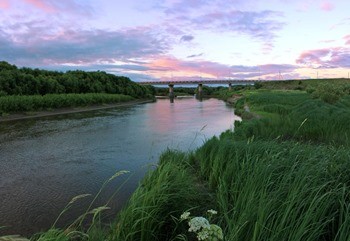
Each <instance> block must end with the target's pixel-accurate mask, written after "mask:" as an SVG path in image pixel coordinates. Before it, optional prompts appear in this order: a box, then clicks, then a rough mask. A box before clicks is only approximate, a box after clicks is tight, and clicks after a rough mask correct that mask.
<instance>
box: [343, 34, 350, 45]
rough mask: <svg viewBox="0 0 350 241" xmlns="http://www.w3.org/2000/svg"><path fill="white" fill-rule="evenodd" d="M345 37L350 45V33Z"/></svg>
mask: <svg viewBox="0 0 350 241" xmlns="http://www.w3.org/2000/svg"><path fill="white" fill-rule="evenodd" d="M344 39H345V41H346V42H345V44H347V45H350V35H347V36H345V37H344Z"/></svg>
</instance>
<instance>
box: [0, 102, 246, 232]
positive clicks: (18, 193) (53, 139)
mask: <svg viewBox="0 0 350 241" xmlns="http://www.w3.org/2000/svg"><path fill="white" fill-rule="evenodd" d="M238 119H239V118H238V117H236V116H234V114H233V109H232V108H231V107H229V106H226V104H225V103H224V102H222V101H219V100H216V99H209V100H205V101H202V102H199V101H197V100H196V99H181V100H175V103H173V104H171V103H169V100H158V101H157V102H156V103H149V104H143V105H135V106H131V107H121V108H115V109H109V110H100V111H93V112H88V113H76V114H69V115H60V116H55V117H47V118H40V119H33V120H23V121H16V122H6V123H0V227H2V226H6V228H2V229H0V235H4V234H21V235H31V234H33V233H37V232H39V231H41V230H45V229H48V228H49V227H51V225H52V224H53V222H54V221H55V220H56V218H57V216H58V215H59V213H60V212H61V211H62V210H63V209H64V207H65V206H66V204H67V203H68V202H69V201H70V200H71V199H72V197H74V196H77V195H79V194H84V193H89V194H93V195H94V194H96V193H97V192H98V190H99V189H100V187H101V185H102V184H103V182H104V181H105V180H107V179H108V178H110V177H111V176H112V175H113V174H114V173H115V172H116V171H118V170H128V171H130V173H129V174H126V175H123V176H120V177H118V178H117V179H116V180H114V181H113V182H112V183H110V184H109V185H108V186H107V187H106V188H105V189H104V191H103V192H102V195H101V196H100V198H98V200H97V202H96V204H95V205H94V206H99V205H103V204H105V203H106V202H107V200H108V199H109V198H110V197H111V196H112V195H113V193H114V192H115V191H116V190H117V189H118V187H120V186H121V188H120V190H119V191H118V193H116V195H115V197H114V198H113V200H112V202H111V204H110V205H109V206H111V208H112V209H111V210H110V211H108V212H107V213H106V219H108V217H113V216H114V215H115V213H116V212H117V211H118V210H120V208H121V207H122V205H123V203H125V202H126V201H127V199H128V198H129V197H130V195H131V194H132V192H133V191H134V190H135V188H136V187H137V184H138V182H139V181H140V180H141V179H142V177H143V176H144V174H145V172H146V171H147V170H149V169H150V168H152V167H151V166H152V164H156V163H157V161H158V157H159V155H160V154H161V153H162V152H163V151H164V150H165V149H166V148H172V149H179V150H184V151H186V150H194V149H196V148H197V147H199V146H200V145H201V144H203V142H204V140H205V139H208V138H210V137H212V136H213V135H219V134H220V133H221V132H223V131H225V130H227V129H230V128H231V129H232V128H233V122H234V121H235V120H238ZM125 181H126V183H125V184H123V185H122V183H123V182H125ZM91 201H92V197H88V198H86V199H83V200H80V201H79V202H77V203H75V204H74V205H73V207H72V208H71V209H70V211H69V212H67V213H66V214H65V215H63V216H62V219H60V221H59V222H58V226H61V227H62V226H63V225H66V224H69V223H70V222H72V221H73V220H74V219H76V218H77V217H78V216H79V215H80V214H82V213H83V212H84V211H85V209H86V208H87V206H88V204H89V203H90V202H91Z"/></svg>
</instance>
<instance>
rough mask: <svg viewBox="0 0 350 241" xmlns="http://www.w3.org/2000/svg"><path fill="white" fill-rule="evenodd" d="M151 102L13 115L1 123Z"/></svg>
mask: <svg viewBox="0 0 350 241" xmlns="http://www.w3.org/2000/svg"><path fill="white" fill-rule="evenodd" d="M151 102H154V100H151V99H147V100H145V99H143V100H133V101H127V102H119V103H114V104H101V105H92V106H81V107H69V108H60V109H54V110H43V111H33V112H27V113H13V114H9V115H7V116H0V122H6V121H15V120H25V119H34V118H40V117H47V116H55V115H65V114H73V113H80V112H87V111H94V110H104V109H111V108H115V107H123V106H131V105H137V104H145V103H151Z"/></svg>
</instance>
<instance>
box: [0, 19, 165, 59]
mask: <svg viewBox="0 0 350 241" xmlns="http://www.w3.org/2000/svg"><path fill="white" fill-rule="evenodd" d="M28 27H29V28H30V30H29V31H25V32H23V33H21V34H17V35H12V34H9V33H6V32H4V31H0V44H1V45H0V56H2V58H3V59H4V60H7V61H9V62H13V63H16V64H20V63H22V64H24V65H25V64H28V63H30V64H43V63H46V64H65V63H74V64H89V63H96V62H108V63H112V62H114V61H115V60H125V59H133V58H135V59H137V58H146V57H149V56H153V55H158V54H162V53H164V52H165V51H166V49H167V45H166V43H165V42H163V40H162V39H159V38H158V37H157V36H155V34H154V33H152V31H151V30H150V29H148V28H134V29H127V30H120V31H108V30H75V29H66V30H61V31H56V32H54V33H45V32H44V31H42V28H41V27H38V26H36V25H35V24H33V25H30V23H28Z"/></svg>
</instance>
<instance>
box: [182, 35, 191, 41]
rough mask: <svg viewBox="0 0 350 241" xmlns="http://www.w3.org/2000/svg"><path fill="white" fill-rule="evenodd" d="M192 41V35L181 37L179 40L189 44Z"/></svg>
mask: <svg viewBox="0 0 350 241" xmlns="http://www.w3.org/2000/svg"><path fill="white" fill-rule="evenodd" d="M193 39H194V37H193V36H192V35H183V36H182V37H181V39H180V40H181V41H183V42H190V41H192V40H193Z"/></svg>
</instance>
